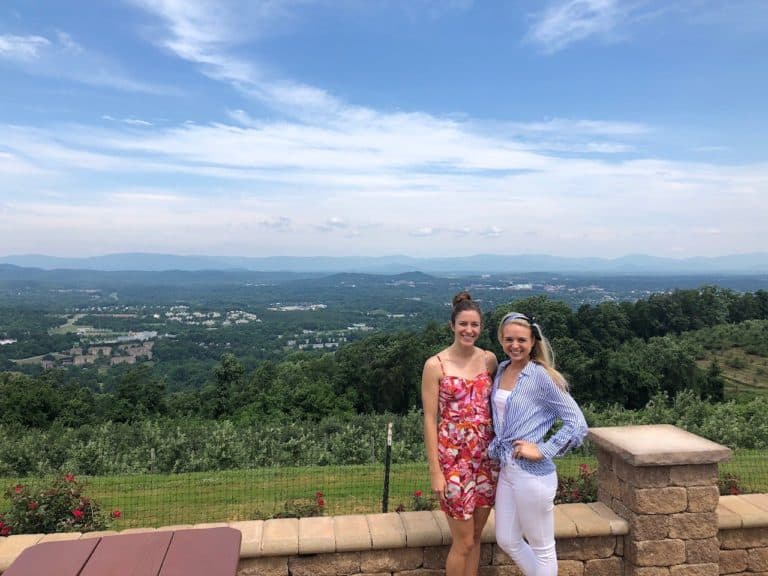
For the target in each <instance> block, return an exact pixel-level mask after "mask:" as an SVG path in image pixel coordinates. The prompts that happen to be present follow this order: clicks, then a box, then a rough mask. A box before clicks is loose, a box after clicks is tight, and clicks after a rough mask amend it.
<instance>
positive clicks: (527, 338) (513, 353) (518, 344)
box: [501, 321, 534, 363]
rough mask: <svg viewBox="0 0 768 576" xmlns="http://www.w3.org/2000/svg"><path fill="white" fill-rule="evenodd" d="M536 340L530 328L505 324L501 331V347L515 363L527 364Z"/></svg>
mask: <svg viewBox="0 0 768 576" xmlns="http://www.w3.org/2000/svg"><path fill="white" fill-rule="evenodd" d="M533 345H534V340H533V334H532V330H531V327H530V326H523V325H521V324H516V323H515V322H514V321H513V322H509V323H508V324H505V325H504V327H503V328H502V329H501V347H502V349H503V350H504V353H505V354H506V355H507V356H508V357H509V359H510V360H511V361H512V362H513V363H526V362H528V360H529V359H530V358H531V350H533Z"/></svg>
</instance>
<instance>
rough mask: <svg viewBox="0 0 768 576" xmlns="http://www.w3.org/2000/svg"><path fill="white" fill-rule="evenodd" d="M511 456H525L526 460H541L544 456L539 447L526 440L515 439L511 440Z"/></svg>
mask: <svg viewBox="0 0 768 576" xmlns="http://www.w3.org/2000/svg"><path fill="white" fill-rule="evenodd" d="M512 456H514V457H515V458H525V459H526V460H541V459H543V458H544V456H542V454H541V452H540V451H539V447H538V446H537V445H536V444H534V443H533V442H528V440H515V441H514V442H512Z"/></svg>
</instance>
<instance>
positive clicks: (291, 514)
mask: <svg viewBox="0 0 768 576" xmlns="http://www.w3.org/2000/svg"><path fill="white" fill-rule="evenodd" d="M323 514H325V497H324V496H323V493H322V492H315V499H314V501H313V500H311V499H310V498H300V499H291V500H287V501H286V503H285V504H284V505H283V509H282V510H281V511H280V512H276V513H275V514H273V515H272V518H306V517H308V516H322V515H323Z"/></svg>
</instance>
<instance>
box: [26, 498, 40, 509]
mask: <svg viewBox="0 0 768 576" xmlns="http://www.w3.org/2000/svg"><path fill="white" fill-rule="evenodd" d="M38 506H39V504H38V503H37V502H35V501H34V500H30V501H29V502H27V510H37V507H38Z"/></svg>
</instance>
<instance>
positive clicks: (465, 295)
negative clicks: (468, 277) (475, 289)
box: [453, 290, 472, 308]
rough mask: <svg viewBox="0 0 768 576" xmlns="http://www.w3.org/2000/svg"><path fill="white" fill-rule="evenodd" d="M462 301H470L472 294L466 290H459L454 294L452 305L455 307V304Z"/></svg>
mask: <svg viewBox="0 0 768 576" xmlns="http://www.w3.org/2000/svg"><path fill="white" fill-rule="evenodd" d="M464 301H470V302H471V301H472V296H471V295H470V293H469V292H467V291H466V290H462V291H461V292H459V293H458V294H456V296H454V297H453V307H454V308H456V306H458V305H459V303H460V302H464Z"/></svg>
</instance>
